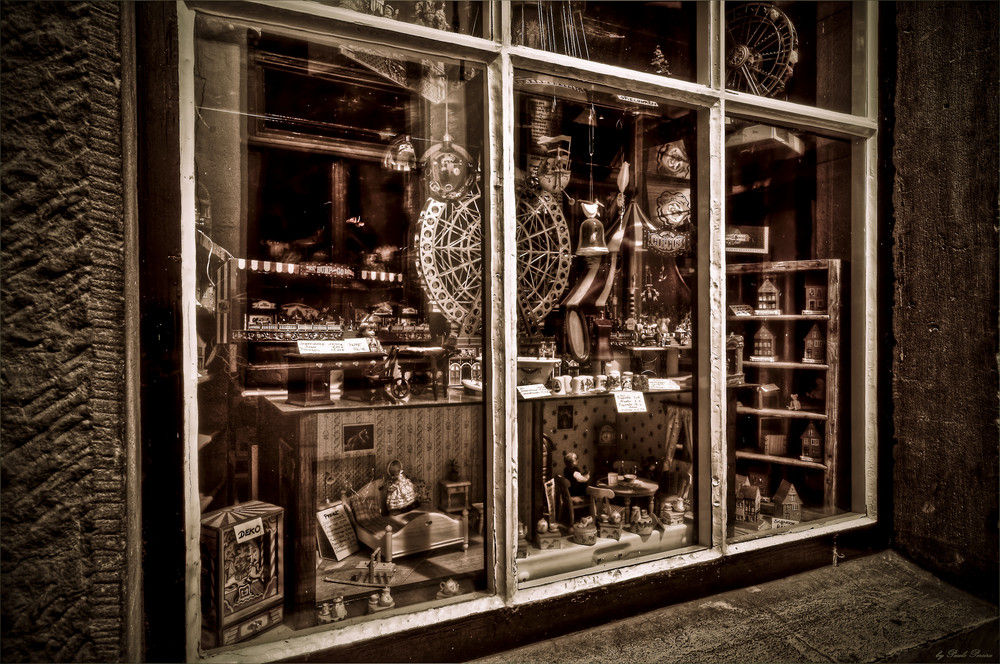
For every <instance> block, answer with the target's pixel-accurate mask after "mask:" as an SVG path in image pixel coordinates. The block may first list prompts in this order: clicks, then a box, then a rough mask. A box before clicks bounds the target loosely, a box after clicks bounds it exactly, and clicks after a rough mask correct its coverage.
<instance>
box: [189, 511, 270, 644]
mask: <svg viewBox="0 0 1000 664" xmlns="http://www.w3.org/2000/svg"><path fill="white" fill-rule="evenodd" d="M283 529H284V510H283V509H282V508H280V507H277V506H276V505H271V504H268V503H264V502H261V501H258V500H254V501H250V502H247V503H242V504H240V505H234V506H232V507H225V508H223V509H221V510H216V511H215V512H210V513H208V514H205V515H204V516H203V517H202V519H201V553H202V560H201V585H202V588H201V601H202V632H201V634H202V646H203V647H205V648H215V647H218V646H227V645H230V644H233V643H236V642H238V641H242V640H244V639H247V638H250V637H251V636H254V635H256V634H259V633H261V632H263V631H266V630H268V629H271V628H272V627H276V626H277V625H280V624H281V622H282V620H283V618H284V616H283V610H284V607H283V602H284V595H285V594H284V571H283V569H284V568H283V566H282V565H283V560H282V534H283Z"/></svg>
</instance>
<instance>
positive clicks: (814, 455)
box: [800, 422, 823, 462]
mask: <svg viewBox="0 0 1000 664" xmlns="http://www.w3.org/2000/svg"><path fill="white" fill-rule="evenodd" d="M800 458H801V459H802V460H803V461H817V462H822V461H823V440H822V439H821V438H820V436H819V431H817V430H816V425H815V424H813V423H812V422H810V423H809V426H807V427H806V430H805V431H804V432H803V433H802V456H801V457H800Z"/></svg>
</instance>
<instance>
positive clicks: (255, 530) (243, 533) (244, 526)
mask: <svg viewBox="0 0 1000 664" xmlns="http://www.w3.org/2000/svg"><path fill="white" fill-rule="evenodd" d="M233 532H235V533H236V543H237V544H242V543H243V542H248V541H250V540H252V539H253V538H255V537H260V536H261V535H263V534H264V522H263V521H262V520H261V518H260V517H257V518H256V519H254V520H253V521H247V522H246V523H241V524H240V525H238V526H236V527H235V528H233Z"/></svg>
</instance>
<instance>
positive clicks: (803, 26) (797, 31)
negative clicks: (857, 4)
mask: <svg viewBox="0 0 1000 664" xmlns="http://www.w3.org/2000/svg"><path fill="white" fill-rule="evenodd" d="M853 11H854V8H853V3H851V2H774V3H771V2H727V3H726V18H725V20H726V45H725V49H726V88H728V89H730V90H735V91H737V92H746V93H748V94H754V95H760V96H762V97H773V98H776V99H787V100H788V101H793V102H796V103H800V104H808V105H811V106H819V107H821V108H827V109H830V110H834V111H841V112H844V113H849V112H851V93H852V80H851V72H852V64H851V58H852V50H851V44H852V30H853V29H854V27H853V22H852V21H853V18H852V13H853Z"/></svg>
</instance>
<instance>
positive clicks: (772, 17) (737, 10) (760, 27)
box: [726, 2, 799, 97]
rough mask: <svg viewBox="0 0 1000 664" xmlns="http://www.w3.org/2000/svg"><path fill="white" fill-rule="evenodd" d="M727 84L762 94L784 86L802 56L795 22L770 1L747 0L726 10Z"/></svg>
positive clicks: (776, 92) (778, 91)
mask: <svg viewBox="0 0 1000 664" xmlns="http://www.w3.org/2000/svg"><path fill="white" fill-rule="evenodd" d="M726 48H727V51H726V87H727V88H728V89H730V90H736V91H737V92H749V93H751V94H755V95H760V96H762V97H775V96H777V95H779V94H781V93H782V92H784V90H785V85H786V84H787V83H788V80H789V79H790V78H791V77H792V73H793V71H794V68H795V63H796V62H798V60H799V39H798V36H797V35H796V33H795V26H794V25H792V22H791V21H790V20H789V19H788V16H787V15H785V13H784V12H783V11H781V10H780V9H778V8H777V7H775V6H774V5H772V4H770V3H767V2H748V3H745V4H741V5H737V6H736V7H734V8H733V9H730V10H729V11H728V12H727V13H726Z"/></svg>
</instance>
